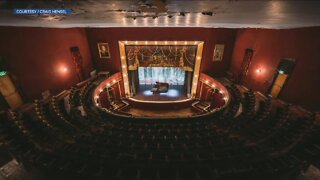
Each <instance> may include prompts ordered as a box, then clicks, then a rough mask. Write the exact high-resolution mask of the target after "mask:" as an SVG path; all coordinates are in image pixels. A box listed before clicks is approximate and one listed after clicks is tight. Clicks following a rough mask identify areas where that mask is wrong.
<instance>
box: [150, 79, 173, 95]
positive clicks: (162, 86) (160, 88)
mask: <svg viewBox="0 0 320 180" xmlns="http://www.w3.org/2000/svg"><path fill="white" fill-rule="evenodd" d="M168 89H169V84H168V83H160V82H156V84H155V85H154V86H152V89H151V92H153V93H166V92H168Z"/></svg>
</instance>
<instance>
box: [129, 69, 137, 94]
mask: <svg viewBox="0 0 320 180" xmlns="http://www.w3.org/2000/svg"><path fill="white" fill-rule="evenodd" d="M128 72H129V74H128V75H129V86H130V92H131V94H132V95H136V93H137V91H138V89H139V77H138V71H137V70H129V71H128Z"/></svg>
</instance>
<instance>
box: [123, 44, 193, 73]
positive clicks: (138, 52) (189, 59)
mask: <svg viewBox="0 0 320 180" xmlns="http://www.w3.org/2000/svg"><path fill="white" fill-rule="evenodd" d="M125 51H126V57H127V64H128V70H137V69H138V67H179V68H181V69H183V70H184V71H193V68H194V62H195V59H196V53H197V46H196V45H188V46H187V45H185V46H183V45H159V46H157V45H126V46H125Z"/></svg>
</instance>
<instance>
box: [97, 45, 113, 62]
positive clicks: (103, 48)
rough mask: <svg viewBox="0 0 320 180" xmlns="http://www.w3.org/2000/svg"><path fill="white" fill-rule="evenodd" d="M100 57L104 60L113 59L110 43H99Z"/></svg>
mask: <svg viewBox="0 0 320 180" xmlns="http://www.w3.org/2000/svg"><path fill="white" fill-rule="evenodd" d="M98 51H99V57H100V58H102V59H107V58H111V56H110V50H109V44H108V43H98Z"/></svg>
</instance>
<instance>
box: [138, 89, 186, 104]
mask: <svg viewBox="0 0 320 180" xmlns="http://www.w3.org/2000/svg"><path fill="white" fill-rule="evenodd" d="M151 88H152V85H140V87H139V91H138V92H137V94H136V95H135V96H133V97H132V98H134V99H137V100H142V101H180V100H184V99H187V93H186V92H185V90H184V87H183V85H169V90H168V92H166V93H153V92H151Z"/></svg>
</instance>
